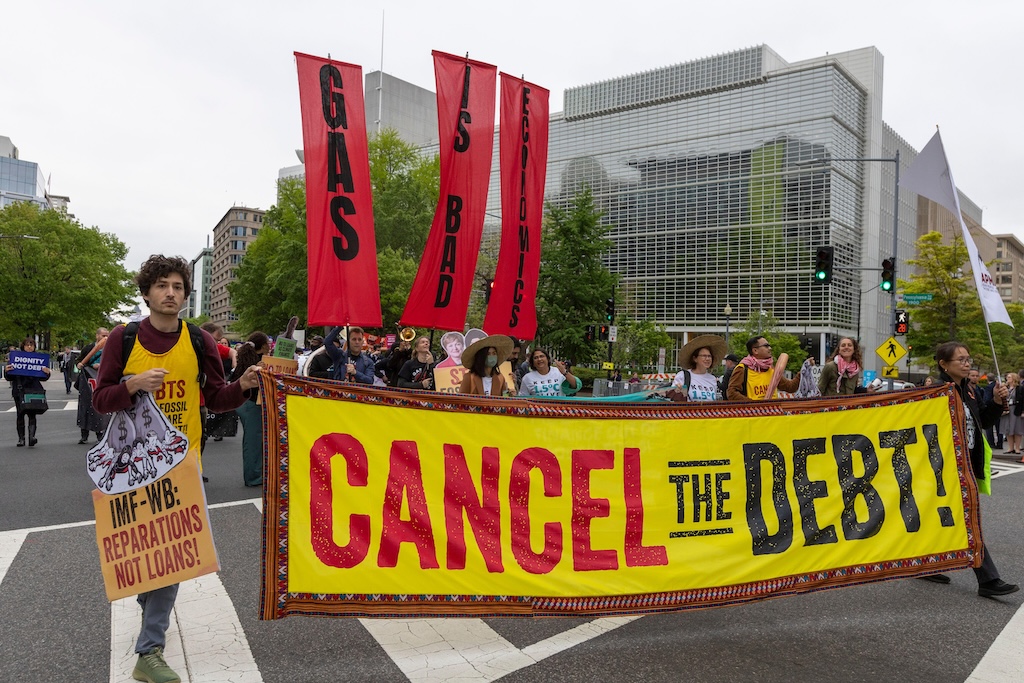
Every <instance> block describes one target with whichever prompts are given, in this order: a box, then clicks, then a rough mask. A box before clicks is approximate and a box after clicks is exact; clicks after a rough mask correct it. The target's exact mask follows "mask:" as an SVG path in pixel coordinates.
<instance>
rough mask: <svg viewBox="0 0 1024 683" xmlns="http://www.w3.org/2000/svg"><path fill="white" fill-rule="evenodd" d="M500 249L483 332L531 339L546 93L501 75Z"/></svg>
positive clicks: (544, 169) (534, 318) (544, 175)
mask: <svg viewBox="0 0 1024 683" xmlns="http://www.w3.org/2000/svg"><path fill="white" fill-rule="evenodd" d="M500 136H501V140H500V145H501V147H500V155H501V161H500V164H501V165H500V176H501V251H500V252H499V254H498V268H497V270H496V271H495V274H494V287H493V288H492V290H491V301H490V303H489V304H488V306H487V316H486V317H485V318H484V331H485V332H486V333H487V334H489V335H490V334H508V335H512V336H513V337H518V338H519V339H533V338H534V336H535V335H536V333H537V280H538V279H539V278H540V235H541V223H542V221H543V220H544V182H545V180H546V179H547V168H548V90H547V89H546V88H542V87H540V86H538V85H534V84H532V83H527V82H526V81H524V80H522V79H520V78H515V77H514V76H509V75H508V74H504V73H503V74H501V133H500Z"/></svg>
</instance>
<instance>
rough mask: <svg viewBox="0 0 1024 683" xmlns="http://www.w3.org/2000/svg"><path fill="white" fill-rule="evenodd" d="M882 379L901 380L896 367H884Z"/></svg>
mask: <svg viewBox="0 0 1024 683" xmlns="http://www.w3.org/2000/svg"><path fill="white" fill-rule="evenodd" d="M882 377H885V378H886V379H899V378H900V371H899V370H897V369H896V366H895V365H883V366H882Z"/></svg>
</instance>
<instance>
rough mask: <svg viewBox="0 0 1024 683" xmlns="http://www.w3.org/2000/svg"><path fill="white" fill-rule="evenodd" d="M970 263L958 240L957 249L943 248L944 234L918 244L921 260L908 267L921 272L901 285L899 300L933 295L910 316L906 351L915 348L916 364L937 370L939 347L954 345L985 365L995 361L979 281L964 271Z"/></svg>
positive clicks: (954, 246) (932, 234) (911, 309)
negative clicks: (953, 342) (958, 344)
mask: <svg viewBox="0 0 1024 683" xmlns="http://www.w3.org/2000/svg"><path fill="white" fill-rule="evenodd" d="M967 258H968V257H967V247H966V246H965V245H964V241H963V239H962V238H961V237H960V236H959V235H958V236H956V237H955V238H954V239H953V243H952V244H943V243H942V235H941V234H940V233H937V232H930V233H928V234H926V235H922V236H921V237H920V238H918V240H917V258H913V259H910V260H908V261H907V263H909V264H910V265H912V266H916V272H914V273H912V274H911V275H910V279H909V280H904V279H902V278H900V279H899V280H898V282H897V291H898V292H899V293H900V294H921V293H930V294H931V295H932V300H931V301H924V302H922V303H920V304H917V305H914V306H907V310H908V311H909V313H910V330H909V332H908V333H907V345H908V346H910V347H911V349H910V357H911V360H912V361H914V362H915V363H922V364H926V365H928V367H929V368H931V369H932V370H934V369H935V362H934V360H933V356H934V353H935V347H937V346H938V345H939V344H941V343H942V342H945V341H950V340H956V341H959V342H962V343H963V344H965V345H966V346H967V347H968V348H969V349H970V350H971V355H973V356H974V357H975V358H976V359H977V360H979V361H980V362H982V363H984V362H986V361H991V357H992V354H991V352H990V351H989V346H988V336H987V335H986V333H985V320H984V317H983V316H982V313H981V303H980V302H979V300H978V294H977V291H976V290H975V288H974V280H973V278H972V277H971V275H970V273H966V274H965V273H963V271H962V266H963V265H964V263H965V262H966V261H967ZM1000 327H1005V326H1003V325H996V326H995V327H994V328H993V331H995V329H996V328H1000ZM1007 329H1009V328H1007ZM1011 332H1012V330H1011ZM993 336H995V335H993Z"/></svg>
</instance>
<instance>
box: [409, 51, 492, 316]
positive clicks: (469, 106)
mask: <svg viewBox="0 0 1024 683" xmlns="http://www.w3.org/2000/svg"><path fill="white" fill-rule="evenodd" d="M433 54H434V74H435V78H436V81H437V126H438V140H439V141H440V157H441V179H440V189H441V192H440V196H439V198H438V203H437V211H436V212H435V213H434V221H433V223H431V225H430V235H429V236H428V237H427V244H426V247H425V248H424V250H423V260H422V261H420V267H419V270H418V271H417V272H416V279H415V281H414V282H413V285H412V291H411V292H410V293H409V300H408V301H407V302H406V304H405V311H404V312H403V313H402V321H401V322H402V324H403V325H408V326H411V327H429V328H435V329H441V330H462V328H463V326H464V325H465V323H466V309H467V308H468V307H469V296H470V294H471V293H472V291H473V280H474V276H475V271H476V259H477V254H478V253H479V251H480V236H481V234H482V233H483V227H484V210H485V209H486V208H487V185H488V183H489V181H490V175H491V153H492V151H493V149H494V89H495V81H496V80H497V72H498V70H497V68H496V67H494V66H491V65H490V64H483V63H481V62H475V61H473V60H470V59H465V58H463V57H456V56H454V55H448V54H444V53H442V52H436V51H435V52H434V53H433Z"/></svg>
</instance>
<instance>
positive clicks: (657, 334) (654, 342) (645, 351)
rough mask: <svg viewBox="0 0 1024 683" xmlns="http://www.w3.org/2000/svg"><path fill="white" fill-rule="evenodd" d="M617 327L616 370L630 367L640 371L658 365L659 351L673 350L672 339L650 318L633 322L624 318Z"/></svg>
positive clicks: (614, 352) (613, 345) (614, 348)
mask: <svg viewBox="0 0 1024 683" xmlns="http://www.w3.org/2000/svg"><path fill="white" fill-rule="evenodd" d="M617 327H618V334H617V337H618V338H617V340H616V342H615V343H614V344H612V361H613V362H614V363H615V367H616V368H622V367H626V366H630V367H634V368H638V369H639V368H643V367H646V366H653V365H657V359H658V350H659V349H661V348H666V349H671V348H672V337H670V336H669V335H668V333H667V332H665V329H664V328H663V327H659V326H658V325H657V324H656V323H655V322H654V320H652V319H650V318H648V319H646V320H632V319H630V318H629V317H628V316H624V317H623V318H622V319H621V320H620V321H619V322H618V323H617ZM602 346H603V344H602ZM668 364H669V365H671V364H672V363H671V362H669V363H668Z"/></svg>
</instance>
